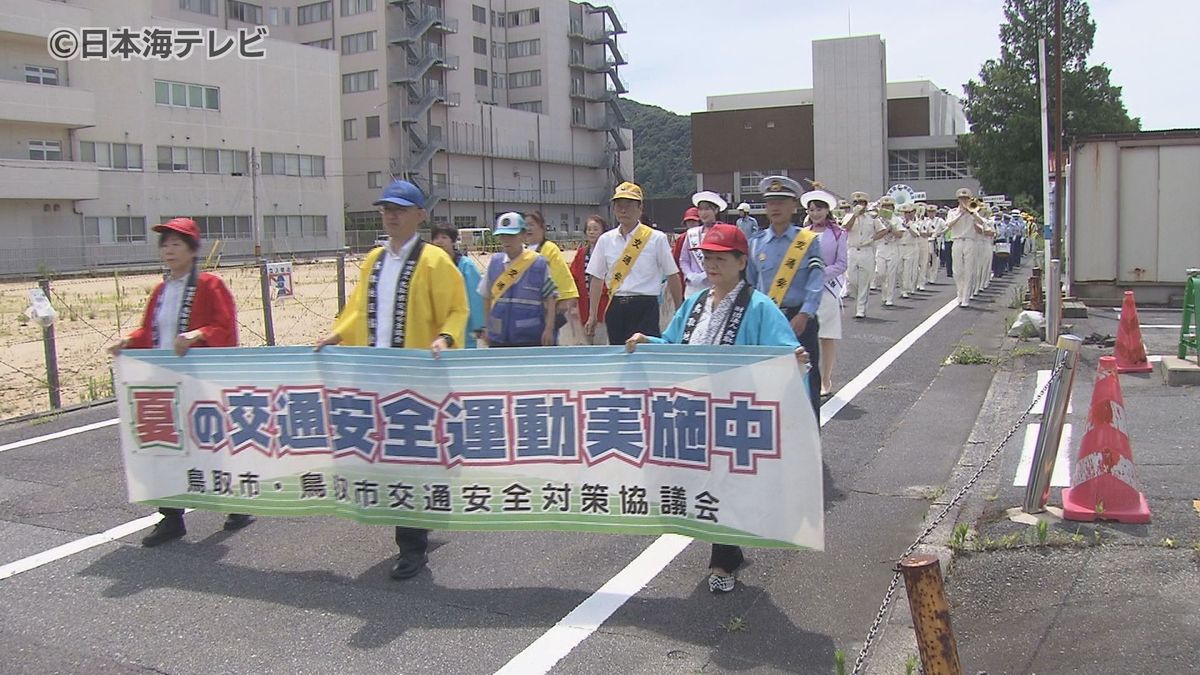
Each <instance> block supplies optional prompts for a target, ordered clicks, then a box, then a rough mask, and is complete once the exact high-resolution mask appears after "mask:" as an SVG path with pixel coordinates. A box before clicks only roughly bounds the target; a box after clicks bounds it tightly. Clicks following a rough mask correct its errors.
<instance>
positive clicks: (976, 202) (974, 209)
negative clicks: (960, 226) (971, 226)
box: [967, 197, 983, 216]
mask: <svg viewBox="0 0 1200 675" xmlns="http://www.w3.org/2000/svg"><path fill="white" fill-rule="evenodd" d="M981 208H983V201H982V200H980V199H979V198H978V197H971V201H969V202H967V212H968V213H970V214H971V215H974V216H977V215H979V209H981Z"/></svg>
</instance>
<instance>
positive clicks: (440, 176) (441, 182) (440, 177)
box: [433, 173, 447, 190]
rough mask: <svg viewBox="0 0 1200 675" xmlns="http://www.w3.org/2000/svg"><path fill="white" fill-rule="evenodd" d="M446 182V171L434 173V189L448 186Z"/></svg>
mask: <svg viewBox="0 0 1200 675" xmlns="http://www.w3.org/2000/svg"><path fill="white" fill-rule="evenodd" d="M446 183H447V181H446V174H444V173H435V174H433V189H435V190H436V189H438V188H444V187H446Z"/></svg>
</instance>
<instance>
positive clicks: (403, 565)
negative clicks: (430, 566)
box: [392, 553, 429, 581]
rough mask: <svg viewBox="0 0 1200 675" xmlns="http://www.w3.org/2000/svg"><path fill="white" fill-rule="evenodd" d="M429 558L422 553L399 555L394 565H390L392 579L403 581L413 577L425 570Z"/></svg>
mask: <svg viewBox="0 0 1200 675" xmlns="http://www.w3.org/2000/svg"><path fill="white" fill-rule="evenodd" d="M427 562H429V556H427V555H425V554H424V553H401V554H400V555H398V556H396V564H394V565H392V578H393V579H396V580H398V581H399V580H403V579H408V578H411V577H414V576H416V575H417V573H418V572H420V571H421V570H423V569H425V563H427Z"/></svg>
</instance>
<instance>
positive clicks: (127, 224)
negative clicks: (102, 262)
mask: <svg viewBox="0 0 1200 675" xmlns="http://www.w3.org/2000/svg"><path fill="white" fill-rule="evenodd" d="M83 236H84V239H85V240H86V241H87V242H88V243H92V244H133V243H138V242H144V241H146V218H145V216H88V217H86V218H84V219H83Z"/></svg>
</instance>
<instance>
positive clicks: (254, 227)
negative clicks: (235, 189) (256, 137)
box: [249, 147, 262, 259]
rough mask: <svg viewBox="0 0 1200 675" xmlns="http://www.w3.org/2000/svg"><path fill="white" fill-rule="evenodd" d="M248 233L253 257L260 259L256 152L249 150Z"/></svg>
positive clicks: (260, 232) (260, 233) (260, 242)
mask: <svg viewBox="0 0 1200 675" xmlns="http://www.w3.org/2000/svg"><path fill="white" fill-rule="evenodd" d="M249 168H250V231H251V232H252V233H253V234H254V257H255V258H256V259H257V258H261V257H262V231H261V230H260V228H261V227H262V226H261V225H260V223H259V218H258V151H257V150H256V149H255V148H253V147H251V148H250V167H249Z"/></svg>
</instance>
